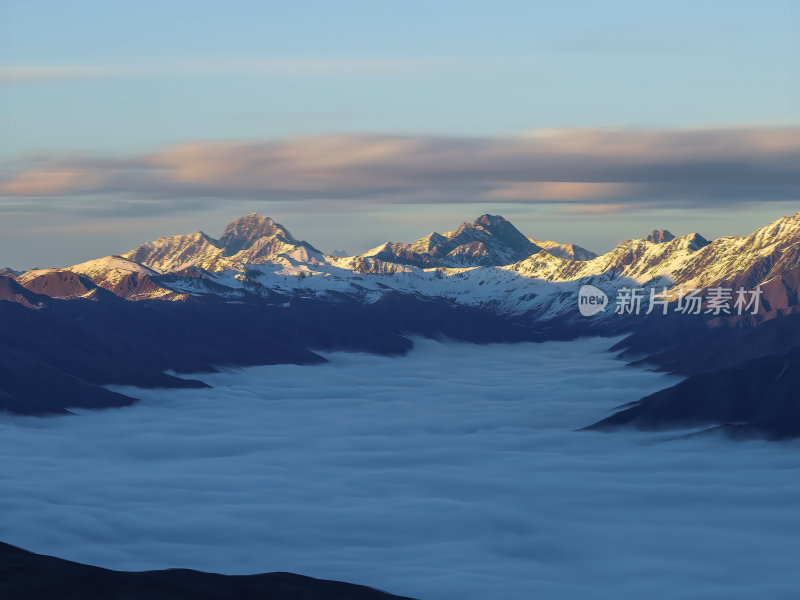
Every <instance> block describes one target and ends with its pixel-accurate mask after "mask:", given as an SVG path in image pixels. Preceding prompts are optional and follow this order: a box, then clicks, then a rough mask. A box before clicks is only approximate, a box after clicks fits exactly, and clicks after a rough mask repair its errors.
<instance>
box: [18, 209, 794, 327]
mask: <svg viewBox="0 0 800 600" xmlns="http://www.w3.org/2000/svg"><path fill="white" fill-rule="evenodd" d="M532 240H534V238H527V237H525V236H523V235H522V234H521V233H520V232H519V231H518V230H517V229H516V228H515V227H514V226H513V225H512V224H511V223H509V222H508V221H506V220H505V219H503V218H502V217H499V216H493V215H483V216H481V217H479V218H478V219H476V220H475V221H474V222H472V223H469V222H467V223H463V224H462V225H461V226H460V227H459V228H458V229H457V230H455V231H452V232H447V233H445V234H439V233H435V232H434V233H431V234H429V235H428V236H426V237H424V238H421V239H420V240H418V241H416V242H414V243H411V244H405V243H398V242H387V243H385V244H382V245H380V246H378V247H376V248H374V249H373V250H370V251H369V252H365V253H364V254H361V255H357V256H348V257H338V256H329V255H326V254H324V253H322V252H320V251H319V250H317V249H316V248H314V247H313V246H311V245H310V244H308V243H307V242H303V241H298V240H297V239H296V238H294V237H293V236H292V235H291V234H290V233H289V232H288V230H287V229H286V228H285V227H283V226H282V225H280V224H278V223H276V222H274V221H273V220H272V219H270V218H269V217H262V216H259V215H256V214H251V215H247V216H245V217H242V218H241V219H238V220H237V221H234V222H233V223H231V224H230V225H228V227H227V228H226V229H225V233H224V234H223V236H222V237H220V238H219V239H218V240H217V239H214V238H211V237H210V236H208V235H206V234H205V233H202V232H197V233H193V234H188V235H176V236H170V237H165V238H161V239H159V240H156V241H154V242H148V243H145V244H142V245H140V246H138V247H137V248H135V249H134V250H131V251H129V252H126V253H125V254H123V255H121V256H110V257H105V258H101V259H97V260H92V261H88V262H85V263H81V264H78V265H74V266H72V267H69V268H67V269H44V270H36V271H28V272H27V273H24V274H22V275H20V276H19V277H18V280H19V281H20V283H22V284H23V285H25V284H26V282H31V281H33V280H41V278H42V277H43V276H51V277H52V276H53V274H56V273H65V272H67V273H74V274H77V275H80V276H81V277H85V278H88V279H89V280H91V282H93V283H94V284H96V285H97V286H99V287H101V288H105V289H106V290H111V291H113V292H114V293H115V294H117V295H119V296H121V297H124V298H127V299H131V300H143V299H171V300H186V299H189V298H198V297H203V296H217V297H221V298H224V299H227V300H229V301H234V300H237V299H242V298H246V297H249V296H261V297H271V296H273V295H276V294H277V295H279V296H282V297H285V296H301V297H316V298H327V297H331V298H333V297H335V296H336V295H337V294H345V295H347V296H349V297H352V298H355V299H358V300H359V301H361V302H373V301H375V300H377V299H378V298H381V297H382V296H384V295H385V294H387V293H389V292H397V293H401V294H412V295H415V296H420V297H428V298H435V299H441V300H444V301H448V302H454V303H457V304H463V305H470V306H477V307H483V308H487V309H491V310H492V311H494V312H497V313H501V314H511V315H516V314H531V315H533V316H536V317H537V318H541V319H550V318H558V317H561V316H564V315H568V316H569V317H570V318H572V317H573V316H574V314H575V307H574V302H575V295H576V294H577V290H578V289H579V288H580V287H581V286H582V285H585V284H587V283H590V284H592V285H595V286H596V287H599V288H600V289H603V290H604V291H605V292H606V293H607V294H609V296H613V295H615V294H616V291H617V289H618V288H619V287H622V286H628V287H631V286H637V287H658V288H659V289H661V288H663V287H666V288H672V289H676V288H679V287H697V288H702V287H707V286H712V285H715V284H720V283H722V282H731V281H737V282H739V283H741V284H743V285H745V284H746V285H748V286H749V287H755V286H757V285H760V284H762V283H764V282H767V281H770V280H773V279H775V278H776V277H780V276H781V275H782V274H785V273H788V272H791V271H793V270H796V269H798V268H800V213H798V214H795V215H792V216H787V217H783V218H781V219H779V220H777V221H775V222H774V223H770V224H769V225H767V226H765V227H762V228H761V229H759V230H757V231H755V232H754V233H753V234H751V235H749V236H746V237H736V236H729V237H723V238H720V239H718V240H715V241H713V242H709V241H708V240H706V239H705V238H703V237H702V236H701V235H699V234H697V233H691V234H688V235H683V236H678V237H676V236H673V235H672V234H671V233H670V232H668V231H666V230H655V231H654V232H653V233H651V234H650V235H649V236H648V237H647V238H645V239H630V240H626V241H624V242H622V243H620V244H619V245H618V246H617V247H616V248H614V249H613V250H611V251H610V252H607V253H605V254H602V255H599V256H597V255H594V254H593V253H591V252H589V251H587V250H585V249H583V248H581V247H580V246H575V245H574V244H564V243H559V242H539V241H535V240H534V241H532ZM88 291H89V290H87V292H88ZM45 293H46V292H45ZM598 318H603V315H599V316H598Z"/></svg>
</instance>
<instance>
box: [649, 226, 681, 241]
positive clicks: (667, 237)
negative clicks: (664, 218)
mask: <svg viewBox="0 0 800 600" xmlns="http://www.w3.org/2000/svg"><path fill="white" fill-rule="evenodd" d="M645 239H646V240H647V241H648V242H653V243H654V244H666V243H667V242H671V241H672V240H674V239H675V236H674V235H673V234H672V233H671V232H670V231H667V230H666V229H653V231H651V232H650V235H648V236H647V237H646V238H645Z"/></svg>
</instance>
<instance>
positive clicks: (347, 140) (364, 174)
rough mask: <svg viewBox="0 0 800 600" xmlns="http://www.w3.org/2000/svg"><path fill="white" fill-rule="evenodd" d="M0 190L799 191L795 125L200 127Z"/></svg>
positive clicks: (636, 196)
mask: <svg viewBox="0 0 800 600" xmlns="http://www.w3.org/2000/svg"><path fill="white" fill-rule="evenodd" d="M0 195H3V196H8V197H39V198H41V197H49V198H53V197H59V198H64V197H67V198H69V197H81V198H86V197H98V196H102V197H103V198H104V201H105V202H109V203H111V204H112V205H113V203H114V201H115V199H116V200H123V201H124V200H125V199H128V200H130V199H131V198H135V199H142V200H147V199H150V200H152V199H154V198H158V199H159V200H161V201H162V202H165V205H175V204H177V205H180V203H181V202H182V201H183V200H185V199H188V198H193V199H195V200H197V199H202V198H207V199H222V198H231V199H237V198H238V199H262V200H269V201H286V200H293V201H299V200H306V201H308V200H312V201H336V200H354V201H358V202H368V203H376V204H382V203H430V204H434V203H455V202H482V203H491V202H502V203H509V202H514V203H523V204H524V203H554V204H562V205H569V206H571V207H572V208H573V209H574V208H575V207H576V206H579V207H585V208H587V209H589V210H595V211H598V210H600V211H602V210H604V209H606V208H608V207H621V208H624V207H628V208H632V207H634V206H651V207H653V206H655V207H678V208H691V207H709V206H729V205H731V204H737V203H751V202H770V201H791V200H796V199H798V198H800V127H782V128H777V127H776V128H738V129H697V130H613V129H592V128H586V129H559V130H548V131H537V132H533V133H530V134H527V135H520V136H509V137H472V138H466V137H436V136H422V135H419V136H414V135H381V134H353V135H335V136H321V137H303V138H289V139H278V140H263V141H259V140H231V141H199V142H189V143H184V144H179V145H175V146H170V147H167V148H164V149H162V150H159V151H156V152H153V153H150V154H145V155H139V156H129V157H124V158H103V157H95V156H87V155H80V156H77V155H76V156H64V155H60V156H39V157H37V158H36V159H32V160H30V161H28V162H27V163H25V164H20V165H16V166H14V167H9V168H7V169H6V172H5V176H4V177H3V178H2V179H0ZM165 199H166V200H165ZM111 210H112V211H113V208H111Z"/></svg>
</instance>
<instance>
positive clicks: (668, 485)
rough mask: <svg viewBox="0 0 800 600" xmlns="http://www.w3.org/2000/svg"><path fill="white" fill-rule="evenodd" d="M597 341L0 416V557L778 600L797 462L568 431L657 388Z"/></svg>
mask: <svg viewBox="0 0 800 600" xmlns="http://www.w3.org/2000/svg"><path fill="white" fill-rule="evenodd" d="M610 344H611V342H610V341H609V340H603V339H590V340H580V341H577V342H558V343H555V342H551V343H544V344H515V345H489V346H475V345H468V344H459V343H455V342H448V343H440V342H433V341H429V340H418V341H417V342H416V349H415V350H414V351H413V352H411V353H410V354H409V355H408V356H405V357H400V358H389V357H381V356H373V355H368V354H346V353H335V354H330V355H328V358H329V359H330V361H331V362H330V363H328V364H324V365H316V366H295V365H281V366H267V367H256V368H247V369H242V370H231V371H227V372H223V373H218V374H213V375H204V376H202V379H204V380H205V381H207V382H208V383H210V384H211V385H213V386H214V387H213V389H207V390H146V391H142V390H132V389H130V388H127V389H126V388H116V389H121V390H123V391H127V392H129V393H132V394H134V395H137V396H139V397H141V398H142V399H143V400H142V402H141V403H140V404H138V405H136V406H134V407H130V408H124V409H118V410H108V411H102V412H93V413H85V414H83V415H81V416H76V417H54V418H31V417H9V416H4V417H2V418H0V540H2V541H6V542H9V543H12V544H15V545H19V546H22V547H24V548H27V549H30V550H33V551H35V552H40V553H47V554H53V555H57V556H60V557H63V558H68V559H71V560H76V561H80V562H85V563H91V564H97V565H101V566H105V567H111V568H116V569H126V570H140V569H154V568H165V567H190V568H195V569H202V570H207V571H216V572H224V573H254V572H264V571H293V572H298V573H302V574H307V575H311V576H315V577H322V578H331V579H339V580H345V581H352V582H357V583H362V584H367V585H372V586H375V587H379V588H382V589H386V590H388V591H392V592H394V593H398V594H406V595H410V596H414V597H417V598H420V599H423V600H456V599H457V600H497V599H503V600H528V599H531V598H536V599H542V600H551V599H559V600H560V599H570V600H572V599H574V598H613V599H627V598H630V599H637V600H639V599H640V598H643V597H645V598H648V600H658V599H665V600H666V599H669V600H675V599H680V598H703V599H710V598H719V599H723V598H724V599H726V600H727V599H730V598H748V599H752V598H770V599H777V598H792V599H794V598H796V597H797V591H798V589H800V570H798V568H797V565H798V560H799V559H800V518H798V507H800V444H797V443H766V442H738V443H737V442H731V441H728V440H726V439H724V438H722V437H719V436H711V437H695V438H689V439H685V438H682V437H680V435H677V434H675V433H670V434H664V433H660V434H652V433H651V434H645V433H637V432H628V431H626V432H617V433H613V434H609V433H600V432H576V431H574V430H575V429H577V428H579V427H582V426H585V425H588V424H590V423H592V422H594V421H596V420H598V419H599V418H601V417H603V416H605V415H606V414H608V411H609V410H610V409H612V408H613V407H615V406H617V405H620V404H623V403H625V402H629V401H632V400H636V399H637V398H639V397H641V396H643V395H645V394H648V393H650V392H652V391H655V390H657V389H660V388H662V387H665V386H667V385H671V384H672V383H674V382H676V381H677V380H676V379H675V378H670V377H667V376H664V375H660V374H656V373H653V372H649V371H643V370H641V369H638V368H631V367H626V366H625V365H624V364H622V363H621V362H619V361H616V360H615V359H614V358H613V356H612V355H611V354H609V353H606V352H604V350H605V349H606V348H608V346H609V345H610Z"/></svg>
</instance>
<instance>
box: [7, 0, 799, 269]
mask: <svg viewBox="0 0 800 600" xmlns="http://www.w3.org/2000/svg"><path fill="white" fill-rule="evenodd" d="M798 29H800V4H798V3H796V2H789V1H783V2H781V1H766V2H758V3H753V2H735V1H731V2H719V1H718V2H702V1H691V2H688V1H677V2H669V3H666V2H602V3H601V2H586V1H584V2H580V1H576V2H562V3H552V2H547V3H544V2H492V3H489V2H449V1H440V2H410V1H408V2H292V3H278V2H242V1H238V2H237V1H233V2H226V3H221V2H204V1H192V2H182V1H158V2H156V1H142V2H107V1H106V2H94V1H81V0H76V1H72V2H55V1H51V2H41V1H31V0H26V1H20V0H7V1H6V2H4V3H3V4H2V5H0V131H1V132H2V134H0V177H3V178H4V179H5V180H6V181H7V180H9V179H13V178H14V177H17V176H18V174H19V172H20V171H21V170H24V169H27V168H31V165H32V164H33V165H34V166H36V165H38V167H37V168H39V167H41V165H43V164H44V165H52V164H53V163H54V161H58V160H61V159H63V157H64V156H65V155H67V156H69V157H72V158H74V157H76V156H82V157H91V158H92V160H95V161H96V160H97V159H99V158H129V157H132V156H141V155H148V154H152V153H158V152H161V151H163V149H164V148H170V147H172V146H174V145H176V144H184V143H189V142H191V143H196V142H198V141H204V140H234V139H235V140H251V141H253V140H260V141H263V140H276V139H283V138H291V137H294V136H315V137H317V136H325V135H329V134H347V135H350V134H364V133H369V134H381V135H392V134H402V135H408V136H423V137H426V138H428V137H430V136H442V135H444V136H453V137H465V136H470V137H481V138H490V139H497V138H502V137H505V136H518V135H520V134H521V133H523V132H531V131H538V130H542V129H552V128H576V127H580V128H606V129H607V128H616V129H633V130H659V131H664V130H673V129H674V130H687V129H688V130H704V131H705V130H708V129H714V128H742V127H750V128H752V127H771V128H776V127H777V128H784V127H786V128H789V127H791V126H797V125H798V124H800V68H799V67H800V42H799V41H798V37H799V36H797V31H798ZM84 172H85V171H81V173H84ZM13 189H20V188H19V186H16V187H13ZM37 189H40V188H37ZM47 189H48V190H50V191H48V193H46V194H44V193H43V192H41V191H37V192H36V195H31V194H26V195H22V196H13V195H11V194H9V193H5V194H4V198H2V199H0V211H1V212H0V214H2V215H3V218H2V222H0V233H2V234H3V236H2V237H3V239H4V240H5V241H0V263H13V264H15V265H17V264H22V263H29V262H30V261H32V260H33V261H36V262H47V260H48V257H49V256H51V257H53V258H55V256H54V252H53V249H52V248H45V249H44V250H41V251H39V252H38V254H37V253H36V252H28V253H21V252H20V249H19V243H18V242H19V240H17V239H16V236H22V235H23V234H26V235H28V236H30V235H35V231H33V233H31V231H30V228H31V227H32V226H35V227H38V228H39V229H41V228H42V227H45V228H47V230H48V231H49V232H50V233H49V234H48V237H49V238H50V239H52V240H60V242H59V243H60V244H61V246H60V247H59V249H58V253H57V254H58V255H59V256H63V255H64V253H65V252H66V254H67V256H68V257H69V258H70V259H72V258H73V257H74V258H75V259H79V258H89V257H91V256H94V255H99V254H103V253H109V252H118V251H122V250H124V249H125V248H115V247H112V243H126V242H129V241H130V242H133V241H134V240H135V241H141V240H142V239H149V238H150V237H152V235H155V234H162V233H169V232H180V231H191V230H195V229H198V228H201V227H203V228H206V229H209V230H210V233H214V232H215V231H216V230H218V229H221V228H222V226H223V225H224V222H225V221H226V220H229V219H231V218H233V217H235V216H237V215H238V214H240V213H242V211H243V210H245V211H246V212H249V210H250V209H255V210H258V212H262V213H265V214H271V215H272V216H274V217H276V218H278V219H279V220H281V221H284V222H285V223H286V224H287V225H288V226H289V227H290V228H292V229H294V230H296V229H297V226H296V225H294V224H295V223H297V224H299V225H301V226H302V228H303V230H302V231H297V232H296V233H297V234H298V235H301V236H302V237H305V238H308V239H309V240H310V241H312V242H316V243H318V244H319V245H321V246H322V247H323V248H327V247H328V246H331V247H333V246H337V247H338V246H347V245H352V246H353V248H351V249H352V250H353V251H355V250H362V249H364V248H365V247H366V246H369V245H370V244H372V243H373V242H377V241H380V239H378V238H380V237H387V236H388V237H391V238H395V239H405V238H408V237H409V236H410V237H415V236H417V235H418V234H422V233H426V232H427V231H428V230H429V229H434V228H439V229H451V228H453V226H454V225H456V224H457V223H458V222H459V221H461V220H464V219H467V218H474V217H475V216H477V215H478V214H480V213H482V212H487V211H490V212H502V213H503V214H505V215H506V216H508V217H509V218H512V220H514V221H515V222H517V223H518V225H519V226H520V228H521V229H523V230H526V233H529V234H531V235H536V236H538V237H557V236H559V235H560V236H562V237H563V236H567V237H569V238H570V239H571V240H574V241H577V242H579V243H581V242H582V243H583V244H585V245H590V246H594V247H601V248H600V249H603V248H602V247H608V246H610V245H613V243H615V242H616V241H618V240H619V239H621V237H631V236H633V235H638V234H639V233H640V232H639V229H646V228H652V227H651V226H671V227H673V228H677V229H681V228H683V227H684V226H688V225H689V224H690V223H692V222H697V221H698V220H699V221H700V222H701V223H702V221H703V219H706V220H708V221H709V222H710V223H711V224H712V225H713V227H712V231H706V232H704V233H706V234H707V235H712V236H713V235H721V234H725V233H737V232H744V231H747V230H748V227H750V226H751V225H752V224H753V219H754V218H755V219H758V220H760V221H767V220H770V219H771V218H773V217H775V216H779V215H780V214H784V213H786V212H795V211H796V210H797V209H798V208H800V206H797V207H794V206H793V204H792V203H793V202H795V201H796V200H797V199H798V198H797V196H796V195H793V194H794V192H796V191H797V188H793V189H791V190H789V192H788V193H783V195H782V196H780V197H777V196H775V197H773V196H774V194H773V195H772V196H770V202H768V203H758V202H757V201H756V200H755V198H756V197H757V194H754V195H753V198H752V199H749V200H748V201H742V202H738V203H737V204H736V206H734V207H733V210H732V214H731V215H728V216H725V217H724V218H722V219H720V218H719V214H718V211H717V213H716V216H717V218H714V213H712V212H710V211H709V207H708V206H707V203H702V202H700V203H699V204H698V206H697V208H696V209H694V210H693V209H692V206H691V203H690V202H688V201H687V200H691V193H688V192H687V191H686V190H683V191H682V192H681V193H683V194H684V196H683V197H682V198H683V200H684V201H682V202H680V203H678V205H676V208H675V209H674V210H669V207H667V206H665V204H664V203H660V204H659V205H658V206H657V207H655V206H652V207H649V208H648V207H645V206H644V205H643V204H642V203H641V202H640V203H639V204H640V206H639V207H638V208H634V207H633V206H628V207H627V209H626V210H625V211H624V215H623V217H622V218H621V217H620V215H619V214H617V216H616V217H613V216H612V217H607V218H606V220H605V221H604V223H605V225H604V226H603V229H602V231H599V230H598V227H597V223H598V217H597V216H591V217H587V216H583V217H581V216H576V211H572V213H571V215H570V216H565V215H564V214H562V212H561V211H559V210H558V208H557V207H556V208H554V209H552V210H549V209H548V208H547V207H548V206H549V203H548V202H547V201H549V200H552V199H551V198H540V197H531V198H526V199H523V200H522V201H518V202H513V203H509V204H508V205H507V206H506V205H501V204H498V202H497V201H496V199H495V201H494V202H492V203H489V204H487V203H484V202H482V197H480V196H475V197H470V196H469V194H466V195H465V197H464V202H463V203H459V202H455V201H453V200H452V199H448V200H447V201H446V202H443V201H437V200H436V198H434V197H433V196H426V200H425V201H424V202H416V203H410V202H409V199H408V198H403V199H399V200H398V199H395V200H392V201H391V202H387V201H380V202H371V201H369V199H368V198H365V197H361V198H358V199H357V202H356V203H355V204H356V205H355V206H354V205H353V203H349V204H348V206H347V207H344V208H343V207H342V204H341V203H339V204H337V205H336V206H335V207H334V206H331V205H330V203H327V204H326V202H324V200H326V198H325V197H324V194H322V195H320V194H317V196H315V198H314V199H315V200H318V202H316V203H315V204H314V205H312V204H310V203H308V202H305V203H302V206H301V205H300V204H298V203H297V202H290V201H289V200H288V199H287V200H286V201H280V200H281V199H280V198H277V197H276V195H275V194H274V193H270V194H260V193H259V190H258V189H255V190H254V191H253V194H252V196H251V197H243V196H241V194H239V195H238V196H237V198H236V199H235V200H231V199H230V198H228V197H227V195H226V194H225V190H224V189H222V190H221V189H217V188H215V193H217V195H218V196H220V197H219V201H218V202H212V201H211V199H210V197H207V198H205V200H204V201H203V202H201V203H189V202H185V203H184V204H183V208H182V209H181V210H178V209H177V207H173V208H172V209H171V210H170V211H168V214H167V213H166V212H165V211H158V210H157V211H154V212H153V213H152V214H150V215H149V216H148V213H147V207H146V206H144V207H141V208H140V210H138V211H136V214H135V216H132V215H131V214H129V212H130V211H127V210H119V211H116V212H115V208H114V207H115V206H117V205H118V199H119V198H120V197H121V195H124V196H125V203H127V204H126V206H127V205H128V204H129V203H130V201H131V200H130V196H131V194H132V193H134V192H132V191H131V190H130V189H125V190H120V189H117V188H113V189H108V188H104V189H102V190H100V191H98V190H92V191H91V192H86V193H83V192H82V193H81V194H76V193H74V191H73V192H70V193H66V192H63V191H61V190H59V189H58V186H47ZM160 193H161V194H162V195H165V194H167V191H165V190H162V191H161V192H160ZM87 204H91V205H93V206H97V207H99V208H102V210H99V209H98V210H95V211H94V212H93V213H90V212H87V211H85V210H77V211H76V210H72V209H73V208H75V207H78V208H81V207H85V206H86V205H87ZM714 210H715V211H716V210H717V209H716V208H715V209H714ZM331 213H334V214H336V215H341V216H342V217H341V218H342V219H344V216H345V215H343V213H346V217H347V219H346V220H345V221H344V222H345V223H349V224H352V223H357V226H356V225H353V227H354V229H355V230H356V231H364V229H365V228H367V229H370V235H363V234H362V235H361V237H360V238H358V239H353V236H352V235H350V234H348V235H345V236H343V237H345V241H337V240H336V239H334V237H335V236H334V235H333V234H331V232H330V227H329V224H330V220H327V221H326V217H324V215H330V214H331ZM532 215H533V216H532ZM315 217H319V218H316V219H315ZM759 217H761V218H760V219H759ZM629 219H633V221H632V222H631V227H630V230H629V231H627V234H625V233H623V232H622V231H621V227H620V226H619V224H620V222H624V221H627V220H629ZM48 220H52V223H51V222H48ZM320 220H322V221H326V222H325V223H323V224H320V223H318V222H319V221H320ZM43 221H44V222H43ZM656 221H658V222H656ZM542 223H547V224H548V225H547V230H546V231H541V230H539V227H540V226H541V224H542ZM370 224H371V225H370ZM293 225H294V226H293ZM533 227H535V228H537V230H536V231H533V230H531V229H532V228H533ZM167 228H168V229H169V230H168V231H164V230H165V229H167ZM637 228H638V229H637ZM715 228H716V229H715ZM111 231H115V232H116V233H113V234H111V233H109V232H111ZM77 234H80V235H79V236H78V235H77ZM76 236H77V237H79V238H80V239H79V240H76V239H74V238H75V237H76ZM620 236H621V237H620ZM48 252H49V254H48ZM64 258H65V259H66V258H67V257H64ZM50 262H52V260H51V261H50ZM23 266H24V265H23ZM28 266H29V265H28Z"/></svg>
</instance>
